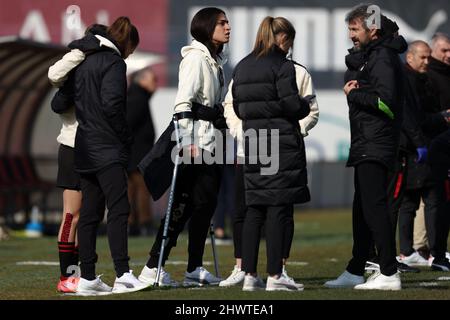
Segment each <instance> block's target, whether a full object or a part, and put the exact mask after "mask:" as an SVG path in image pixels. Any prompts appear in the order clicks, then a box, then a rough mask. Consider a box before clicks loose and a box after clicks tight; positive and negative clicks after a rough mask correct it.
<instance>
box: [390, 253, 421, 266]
mask: <svg viewBox="0 0 450 320" xmlns="http://www.w3.org/2000/svg"><path fill="white" fill-rule="evenodd" d="M397 261H398V262H401V263H404V264H406V265H408V266H410V267H422V266H428V260H426V259H425V258H424V257H422V256H421V255H420V254H419V253H418V252H417V251H414V253H412V254H411V255H409V256H405V255H403V254H401V255H400V256H398V257H397Z"/></svg>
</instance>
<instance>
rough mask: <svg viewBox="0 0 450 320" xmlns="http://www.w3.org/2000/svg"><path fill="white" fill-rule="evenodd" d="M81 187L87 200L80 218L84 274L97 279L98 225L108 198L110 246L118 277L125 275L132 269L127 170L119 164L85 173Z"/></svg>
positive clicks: (80, 244) (80, 249)
mask: <svg viewBox="0 0 450 320" xmlns="http://www.w3.org/2000/svg"><path fill="white" fill-rule="evenodd" d="M81 191H82V194H83V201H82V205H81V211H80V219H79V221H78V243H79V244H78V246H79V253H80V268H81V277H83V278H84V279H87V280H94V279H95V263H96V262H97V253H96V239H97V229H98V226H99V224H100V223H101V222H102V220H103V218H104V214H105V200H106V206H107V208H108V217H107V234H108V242H109V248H110V250H111V256H112V259H113V262H114V268H115V271H116V274H117V277H121V276H122V274H123V273H125V272H128V271H129V265H128V261H129V257H128V235H127V227H128V214H129V211H130V206H129V202H128V196H127V175H126V170H125V168H123V167H122V166H120V165H118V164H117V165H112V166H109V167H107V168H104V169H102V170H100V171H98V172H96V173H92V174H81Z"/></svg>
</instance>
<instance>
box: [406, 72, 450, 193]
mask: <svg viewBox="0 0 450 320" xmlns="http://www.w3.org/2000/svg"><path fill="white" fill-rule="evenodd" d="M405 75H406V82H407V88H408V90H409V92H408V94H407V97H406V105H405V112H404V114H405V118H404V123H403V128H405V127H408V128H409V129H412V128H414V126H415V125H416V124H418V125H419V128H416V129H415V130H408V131H405V129H403V130H402V133H403V134H402V139H401V147H402V149H403V150H406V151H407V167H408V174H407V183H406V188H407V189H409V190H413V189H418V188H423V187H430V186H432V185H433V182H432V179H431V176H430V174H431V171H430V166H429V165H428V164H427V163H417V162H416V158H417V153H416V148H417V147H420V146H426V147H429V145H430V142H431V140H432V139H433V138H434V137H435V136H436V135H438V134H439V133H440V132H443V131H445V130H446V127H447V125H446V122H445V120H444V117H443V116H442V115H441V114H440V112H439V109H440V107H439V101H438V95H437V94H436V93H435V91H434V88H433V87H432V86H431V85H430V82H429V79H428V77H427V74H426V73H418V72H417V71H415V70H413V69H411V67H409V66H408V65H405ZM412 121H414V122H415V123H414V124H413V123H412Z"/></svg>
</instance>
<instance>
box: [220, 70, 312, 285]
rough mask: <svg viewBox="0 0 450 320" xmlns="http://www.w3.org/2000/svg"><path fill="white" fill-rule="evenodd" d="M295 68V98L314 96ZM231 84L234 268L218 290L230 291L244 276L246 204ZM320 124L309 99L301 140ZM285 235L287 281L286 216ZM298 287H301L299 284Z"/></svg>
mask: <svg viewBox="0 0 450 320" xmlns="http://www.w3.org/2000/svg"><path fill="white" fill-rule="evenodd" d="M293 62H294V61H293ZM294 67H295V81H296V83H297V89H298V94H299V95H300V97H307V96H311V97H312V96H315V90H314V86H313V82H312V78H311V75H310V74H309V72H308V71H307V70H306V68H305V67H304V66H302V65H300V64H298V63H296V62H294ZM232 87H233V81H231V82H230V84H229V86H228V93H227V95H226V97H225V101H224V103H223V105H224V110H225V112H224V114H225V118H226V121H227V125H228V128H229V129H230V133H231V135H232V136H233V137H236V138H238V142H239V144H238V147H237V157H238V158H237V160H236V164H235V166H234V170H235V174H234V194H235V197H234V199H235V202H234V203H235V204H234V206H233V209H234V214H233V245H234V257H235V259H236V264H235V266H234V268H233V270H232V272H231V274H230V276H229V277H228V278H227V279H225V280H223V281H221V282H220V283H219V286H221V287H229V286H235V285H238V284H241V283H242V282H243V281H244V278H245V272H244V271H243V270H242V228H243V225H244V221H245V213H246V204H245V185H244V166H243V163H244V150H243V146H242V139H241V138H242V137H240V132H241V131H242V120H241V119H239V118H238V117H237V116H236V114H235V113H234V110H233V94H232ZM318 121H319V105H318V103H317V99H312V100H311V104H310V112H309V114H308V116H306V117H305V118H303V119H301V120H300V121H299V125H300V132H301V133H302V136H303V138H305V137H306V136H308V134H309V131H310V130H311V129H312V128H314V126H315V125H316V124H317V122H318ZM285 228H286V229H285V231H284V232H283V234H284V238H283V248H284V249H283V271H282V272H283V274H284V276H285V277H289V276H288V274H287V270H286V267H285V266H286V261H287V259H288V258H289V254H290V248H291V244H292V239H293V236H294V219H293V215H292V216H286V221H285ZM299 285H300V284H299Z"/></svg>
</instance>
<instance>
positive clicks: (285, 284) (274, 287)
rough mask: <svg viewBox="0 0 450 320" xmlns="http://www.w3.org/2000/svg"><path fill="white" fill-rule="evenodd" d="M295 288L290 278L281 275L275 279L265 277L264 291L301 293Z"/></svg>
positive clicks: (295, 285)
mask: <svg viewBox="0 0 450 320" xmlns="http://www.w3.org/2000/svg"><path fill="white" fill-rule="evenodd" d="M302 290H303V287H302V288H300V289H299V288H298V287H297V283H295V282H294V280H293V279H292V278H289V277H285V276H284V274H283V273H282V274H281V275H280V277H279V278H278V279H277V278H275V277H267V284H266V291H302Z"/></svg>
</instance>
